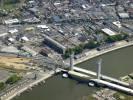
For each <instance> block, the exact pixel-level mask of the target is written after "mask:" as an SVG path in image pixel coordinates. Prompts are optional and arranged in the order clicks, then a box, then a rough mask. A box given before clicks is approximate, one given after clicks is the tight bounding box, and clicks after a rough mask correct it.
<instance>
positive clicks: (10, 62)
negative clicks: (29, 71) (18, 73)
mask: <svg viewBox="0 0 133 100" xmlns="http://www.w3.org/2000/svg"><path fill="white" fill-rule="evenodd" d="M30 61H31V59H27V58H17V57H2V56H0V67H1V68H8V69H16V70H25V69H26V68H27V67H28V64H29V62H30Z"/></svg>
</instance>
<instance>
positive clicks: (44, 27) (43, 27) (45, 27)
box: [37, 25, 48, 29]
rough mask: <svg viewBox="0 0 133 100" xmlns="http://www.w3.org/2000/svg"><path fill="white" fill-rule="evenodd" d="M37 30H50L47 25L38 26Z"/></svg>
mask: <svg viewBox="0 0 133 100" xmlns="http://www.w3.org/2000/svg"><path fill="white" fill-rule="evenodd" d="M37 28H41V29H48V26H47V25H37Z"/></svg>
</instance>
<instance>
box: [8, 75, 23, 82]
mask: <svg viewBox="0 0 133 100" xmlns="http://www.w3.org/2000/svg"><path fill="white" fill-rule="evenodd" d="M20 79H21V77H20V76H17V75H16V74H14V75H12V76H11V77H9V78H8V79H7V81H6V84H14V83H16V82H18V81H19V80H20Z"/></svg>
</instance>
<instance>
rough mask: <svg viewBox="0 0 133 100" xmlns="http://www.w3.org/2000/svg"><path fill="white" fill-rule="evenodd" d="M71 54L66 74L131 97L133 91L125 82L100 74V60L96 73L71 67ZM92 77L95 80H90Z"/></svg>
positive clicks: (72, 60)
mask: <svg viewBox="0 0 133 100" xmlns="http://www.w3.org/2000/svg"><path fill="white" fill-rule="evenodd" d="M73 56H74V55H73V54H72V55H71V57H70V70H69V71H68V74H69V75H71V76H74V77H78V78H79V79H81V80H87V81H88V82H89V81H93V82H94V83H97V84H101V85H104V86H108V87H110V88H113V89H116V90H120V91H123V92H126V93H129V94H132V95H133V89H131V88H130V84H129V83H126V82H122V81H120V80H118V79H115V78H112V77H109V76H105V75H102V74H101V60H100V61H99V62H98V70H97V73H96V72H93V71H90V70H86V69H83V68H79V67H76V66H74V65H73V62H74V59H73ZM92 76H93V77H94V76H97V78H96V79H94V78H92Z"/></svg>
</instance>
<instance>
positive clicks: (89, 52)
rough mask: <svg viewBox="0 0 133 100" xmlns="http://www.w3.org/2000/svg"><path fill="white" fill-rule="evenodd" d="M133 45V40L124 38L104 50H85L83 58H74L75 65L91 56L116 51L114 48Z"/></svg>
mask: <svg viewBox="0 0 133 100" xmlns="http://www.w3.org/2000/svg"><path fill="white" fill-rule="evenodd" d="M132 45H133V41H130V42H127V41H125V40H123V41H119V42H116V43H115V45H114V46H112V47H110V48H107V49H103V50H100V51H98V50H96V49H93V50H90V51H88V52H85V53H84V56H82V57H81V58H78V59H75V60H74V65H76V64H79V63H82V62H84V61H87V60H89V59H91V58H94V57H97V56H100V55H103V54H105V53H108V52H111V51H114V50H118V49H121V48H125V47H128V46H132ZM67 62H68V60H67Z"/></svg>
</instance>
